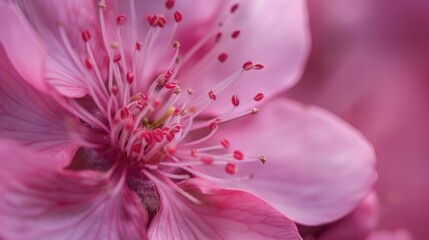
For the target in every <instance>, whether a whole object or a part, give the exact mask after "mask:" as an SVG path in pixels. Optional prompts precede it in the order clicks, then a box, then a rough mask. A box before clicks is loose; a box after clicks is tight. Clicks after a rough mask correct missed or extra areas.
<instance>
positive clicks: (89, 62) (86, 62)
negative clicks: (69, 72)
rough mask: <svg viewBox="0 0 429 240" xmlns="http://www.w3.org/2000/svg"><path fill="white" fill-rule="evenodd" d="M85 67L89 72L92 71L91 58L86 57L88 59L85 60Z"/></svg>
mask: <svg viewBox="0 0 429 240" xmlns="http://www.w3.org/2000/svg"><path fill="white" fill-rule="evenodd" d="M85 67H86V68H87V69H88V70H91V69H92V62H91V60H89V58H88V57H86V58H85Z"/></svg>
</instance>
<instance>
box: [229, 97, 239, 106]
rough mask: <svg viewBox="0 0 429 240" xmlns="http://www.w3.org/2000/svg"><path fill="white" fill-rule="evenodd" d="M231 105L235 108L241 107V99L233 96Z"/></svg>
mask: <svg viewBox="0 0 429 240" xmlns="http://www.w3.org/2000/svg"><path fill="white" fill-rule="evenodd" d="M231 103H232V105H234V106H235V107H237V106H238V105H240V99H239V98H238V96H237V95H233V96H232V98H231Z"/></svg>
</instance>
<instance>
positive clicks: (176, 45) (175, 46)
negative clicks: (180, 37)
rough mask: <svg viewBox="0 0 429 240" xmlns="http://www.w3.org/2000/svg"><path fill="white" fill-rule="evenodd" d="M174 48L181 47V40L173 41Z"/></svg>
mask: <svg viewBox="0 0 429 240" xmlns="http://www.w3.org/2000/svg"><path fill="white" fill-rule="evenodd" d="M173 48H175V49H178V48H180V42H179V41H174V42H173Z"/></svg>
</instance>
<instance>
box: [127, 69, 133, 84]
mask: <svg viewBox="0 0 429 240" xmlns="http://www.w3.org/2000/svg"><path fill="white" fill-rule="evenodd" d="M133 81H134V73H133V72H132V71H129V72H127V83H128V84H131V83H133Z"/></svg>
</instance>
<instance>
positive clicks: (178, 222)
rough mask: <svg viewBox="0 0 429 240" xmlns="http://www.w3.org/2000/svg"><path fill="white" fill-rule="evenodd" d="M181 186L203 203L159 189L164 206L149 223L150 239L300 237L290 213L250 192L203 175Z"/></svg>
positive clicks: (171, 191) (214, 239)
mask: <svg viewBox="0 0 429 240" xmlns="http://www.w3.org/2000/svg"><path fill="white" fill-rule="evenodd" d="M179 187H181V188H182V189H183V190H184V191H185V192H187V193H189V194H190V195H192V196H194V197H195V198H197V199H198V200H199V201H201V203H200V204H194V203H192V202H191V201H189V200H188V199H185V198H184V197H182V196H178V195H177V193H175V192H174V191H173V190H172V189H168V188H166V187H163V188H162V189H160V195H161V200H162V207H161V209H160V210H159V213H158V215H157V217H155V219H154V220H153V222H152V223H151V225H150V227H149V232H148V234H149V239H151V240H152V239H153V240H155V239H164V240H172V239H174V240H176V239H177V240H179V239H183V240H191V239H213V240H216V239H249V240H254V239H289V240H293V239H301V238H300V237H299V235H298V232H297V229H296V227H295V225H294V224H293V223H292V222H291V221H290V220H289V219H288V218H287V217H285V216H284V215H283V214H281V213H280V212H278V211H277V210H275V209H274V208H272V207H271V206H270V205H269V204H268V203H266V202H265V201H263V200H261V199H259V198H257V197H256V196H254V195H252V194H250V193H247V192H242V191H237V190H226V189H222V188H219V187H217V186H216V185H213V184H211V183H209V182H207V181H205V180H201V179H191V180H186V181H184V182H181V183H179Z"/></svg>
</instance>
